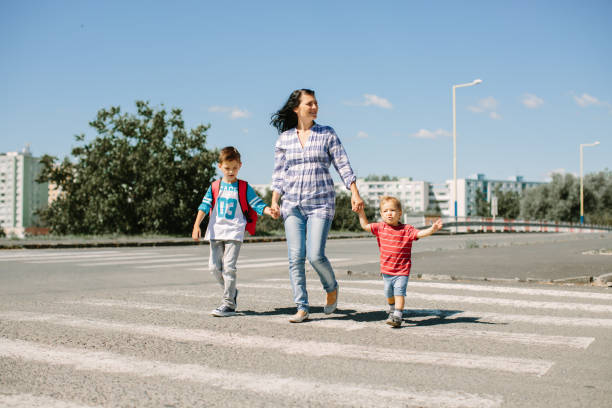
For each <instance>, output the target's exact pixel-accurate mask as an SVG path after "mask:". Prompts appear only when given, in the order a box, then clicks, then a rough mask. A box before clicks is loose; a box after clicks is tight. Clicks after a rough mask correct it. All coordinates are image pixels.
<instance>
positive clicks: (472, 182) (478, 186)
mask: <svg viewBox="0 0 612 408" xmlns="http://www.w3.org/2000/svg"><path fill="white" fill-rule="evenodd" d="M541 184H545V183H543V182H539V181H525V180H524V178H523V177H522V176H516V178H515V179H514V180H487V178H486V177H485V175H484V174H478V175H477V176H476V178H464V179H457V193H458V194H457V216H458V217H470V216H475V215H476V192H477V191H478V190H480V191H482V192H484V193H485V195H486V197H487V201H488V202H491V198H492V197H493V196H494V195H495V191H496V190H497V189H499V190H500V191H502V192H508V191H514V192H517V193H519V194H523V193H524V192H525V191H527V190H529V189H531V188H534V187H537V186H539V185H541ZM446 185H447V189H448V192H449V197H448V202H449V209H450V212H449V213H445V212H443V214H444V215H450V216H454V215H455V211H454V203H453V202H452V201H453V197H454V195H453V190H454V188H453V187H454V183H453V180H447V181H446Z"/></svg>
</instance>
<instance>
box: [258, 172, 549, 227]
mask: <svg viewBox="0 0 612 408" xmlns="http://www.w3.org/2000/svg"><path fill="white" fill-rule="evenodd" d="M540 184H544V183H542V182H537V181H525V180H524V179H523V177H522V176H517V177H516V178H515V179H514V180H487V179H486V177H485V175H484V174H478V175H477V176H476V178H462V179H457V192H458V195H457V216H459V217H470V216H476V191H478V190H481V191H483V192H484V193H485V195H486V197H487V201H488V202H491V198H492V197H493V196H494V194H495V191H496V190H497V189H498V188H499V190H500V191H503V192H507V191H515V192H517V193H519V194H523V193H524V192H525V191H526V190H528V189H530V188H533V187H536V186H538V185H540ZM334 186H335V189H336V193H339V192H341V191H344V192H346V188H345V187H344V185H343V184H342V183H335V184H334ZM253 187H254V188H255V189H257V190H258V191H261V192H262V194H263V193H264V192H265V191H266V189H268V188H270V185H269V184H257V185H253ZM453 187H454V183H453V180H446V182H444V183H430V182H428V181H414V180H412V179H411V178H406V177H405V178H397V179H395V180H392V181H376V180H367V181H366V179H363V178H359V179H357V188H358V189H359V193H360V194H361V197H362V198H363V199H364V201H366V202H367V203H368V205H374V206H378V198H379V197H380V196H382V195H390V196H393V197H396V198H398V199H399V200H400V202H401V203H402V207H403V208H404V213H405V214H409V213H425V212H428V213H439V214H441V215H442V216H447V217H452V216H454V215H455V210H454V202H453V197H454V196H453Z"/></svg>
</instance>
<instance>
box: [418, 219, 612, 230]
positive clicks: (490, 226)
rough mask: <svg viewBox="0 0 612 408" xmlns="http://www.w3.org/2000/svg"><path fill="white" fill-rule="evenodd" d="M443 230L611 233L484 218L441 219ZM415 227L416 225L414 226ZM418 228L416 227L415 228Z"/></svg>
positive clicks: (560, 224)
mask: <svg viewBox="0 0 612 408" xmlns="http://www.w3.org/2000/svg"><path fill="white" fill-rule="evenodd" d="M433 219H435V218H431V219H430V218H429V217H428V218H426V219H424V220H423V225H422V226H421V228H423V227H426V226H428V225H429V224H431V221H432V220H433ZM442 222H443V223H444V229H446V230H450V231H451V232H458V233H469V232H576V233H578V232H580V233H596V232H611V231H612V226H609V225H590V224H578V223H571V222H554V221H529V220H512V219H506V218H484V217H457V221H455V217H442ZM415 226H416V225H415ZM417 228H418V227H417Z"/></svg>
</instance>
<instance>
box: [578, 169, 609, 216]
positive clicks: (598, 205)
mask: <svg viewBox="0 0 612 408" xmlns="http://www.w3.org/2000/svg"><path fill="white" fill-rule="evenodd" d="M584 219H585V222H586V223H588V224H604V225H612V171H610V170H608V169H606V170H604V171H600V172H599V173H591V174H587V175H586V176H585V177H584Z"/></svg>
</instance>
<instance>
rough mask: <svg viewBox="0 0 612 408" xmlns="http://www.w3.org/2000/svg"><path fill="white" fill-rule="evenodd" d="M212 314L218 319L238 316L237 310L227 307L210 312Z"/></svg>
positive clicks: (223, 306)
mask: <svg viewBox="0 0 612 408" xmlns="http://www.w3.org/2000/svg"><path fill="white" fill-rule="evenodd" d="M210 314H211V315H213V316H217V317H228V316H234V315H236V309H232V308H231V307H229V306H226V305H221V306H219V307H218V308H216V309H215V310H213V311H212V312H210Z"/></svg>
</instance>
